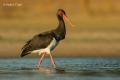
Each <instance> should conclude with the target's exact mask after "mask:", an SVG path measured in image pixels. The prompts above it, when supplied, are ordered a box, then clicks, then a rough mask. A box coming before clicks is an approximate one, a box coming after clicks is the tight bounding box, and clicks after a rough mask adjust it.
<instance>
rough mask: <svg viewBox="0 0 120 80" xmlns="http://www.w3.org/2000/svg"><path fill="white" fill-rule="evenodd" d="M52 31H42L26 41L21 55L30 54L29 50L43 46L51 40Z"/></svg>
mask: <svg viewBox="0 0 120 80" xmlns="http://www.w3.org/2000/svg"><path fill="white" fill-rule="evenodd" d="M52 38H53V36H52V32H50V31H49V32H44V33H40V34H38V35H35V36H34V37H33V38H32V39H31V40H29V41H27V42H26V44H25V45H24V46H23V48H22V53H21V55H20V56H21V57H23V56H25V55H27V54H30V52H31V51H33V50H37V49H41V48H45V47H47V46H48V45H49V44H50V42H51V41H52Z"/></svg>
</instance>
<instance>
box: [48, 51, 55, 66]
mask: <svg viewBox="0 0 120 80" xmlns="http://www.w3.org/2000/svg"><path fill="white" fill-rule="evenodd" d="M49 55H50V60H51V63H52V65H53V67H54V68H56V64H55V61H54V59H53V57H52V55H51V53H50V54H49Z"/></svg>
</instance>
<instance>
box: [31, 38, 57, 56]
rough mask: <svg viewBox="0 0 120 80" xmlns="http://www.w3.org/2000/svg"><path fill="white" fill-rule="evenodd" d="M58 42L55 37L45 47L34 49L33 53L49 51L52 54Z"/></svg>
mask: <svg viewBox="0 0 120 80" xmlns="http://www.w3.org/2000/svg"><path fill="white" fill-rule="evenodd" d="M57 44H58V42H57V41H56V39H55V38H53V40H52V41H51V42H50V44H49V45H48V46H47V47H46V48H44V49H39V50H34V51H32V53H39V55H41V53H44V52H45V53H47V54H50V52H51V51H52V50H53V49H54V48H55V47H56V46H57Z"/></svg>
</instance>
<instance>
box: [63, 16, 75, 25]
mask: <svg viewBox="0 0 120 80" xmlns="http://www.w3.org/2000/svg"><path fill="white" fill-rule="evenodd" d="M63 18H64V19H65V20H66V21H68V22H69V24H70V25H71V26H72V27H74V26H75V25H73V24H72V22H71V20H70V19H69V18H68V17H67V16H66V15H63Z"/></svg>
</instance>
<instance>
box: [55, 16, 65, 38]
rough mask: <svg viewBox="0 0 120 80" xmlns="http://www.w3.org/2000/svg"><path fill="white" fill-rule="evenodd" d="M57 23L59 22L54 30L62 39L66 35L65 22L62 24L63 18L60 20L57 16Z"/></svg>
mask: <svg viewBox="0 0 120 80" xmlns="http://www.w3.org/2000/svg"><path fill="white" fill-rule="evenodd" d="M58 21H59V25H58V27H57V28H56V31H57V33H58V34H59V35H60V36H63V37H64V36H65V34H66V28H65V22H64V20H63V18H61V17H59V16H58Z"/></svg>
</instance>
